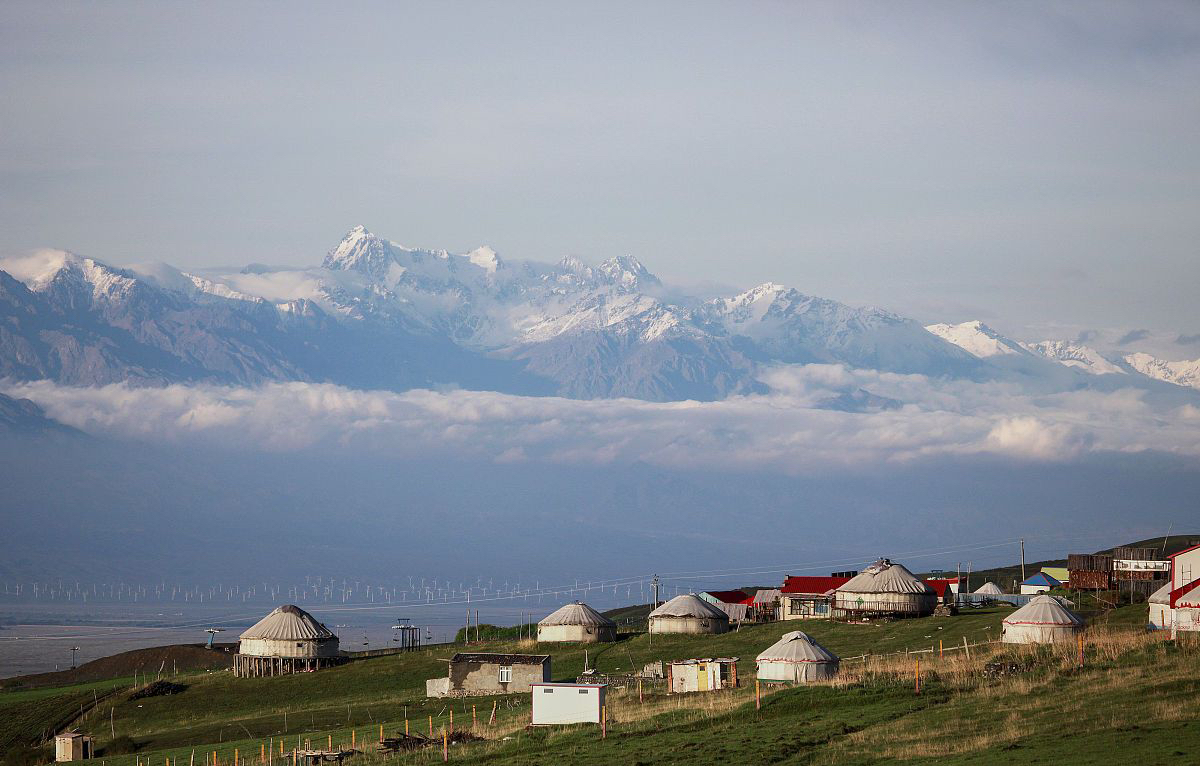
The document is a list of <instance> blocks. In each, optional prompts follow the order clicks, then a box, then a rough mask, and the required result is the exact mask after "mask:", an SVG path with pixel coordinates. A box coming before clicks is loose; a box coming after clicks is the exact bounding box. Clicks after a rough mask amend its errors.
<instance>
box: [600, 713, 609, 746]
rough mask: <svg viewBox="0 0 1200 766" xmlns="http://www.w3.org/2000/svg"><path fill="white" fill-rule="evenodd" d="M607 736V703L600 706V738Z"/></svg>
mask: <svg viewBox="0 0 1200 766" xmlns="http://www.w3.org/2000/svg"><path fill="white" fill-rule="evenodd" d="M607 737H608V705H601V706H600V739H606V738H607Z"/></svg>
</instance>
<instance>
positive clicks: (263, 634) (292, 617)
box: [234, 604, 341, 676]
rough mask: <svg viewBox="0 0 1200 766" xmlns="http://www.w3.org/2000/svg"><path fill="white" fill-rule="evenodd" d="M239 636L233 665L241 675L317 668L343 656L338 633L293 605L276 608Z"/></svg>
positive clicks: (270, 673) (259, 674)
mask: <svg viewBox="0 0 1200 766" xmlns="http://www.w3.org/2000/svg"><path fill="white" fill-rule="evenodd" d="M239 638H240V641H239V643H238V653H237V656H236V658H235V660H236V664H235V665H234V673H235V674H236V675H239V676H263V675H280V674H283V673H295V672H297V671H302V670H316V669H318V668H321V667H327V666H329V665H332V664H335V661H336V660H337V659H338V658H339V657H340V656H341V655H340V653H339V651H338V638H337V636H335V635H334V634H333V632H332V631H331V630H329V628H327V627H325V626H324V625H322V624H321V623H320V622H318V621H317V619H316V618H315V617H313V616H312V615H311V614H309V613H308V612H306V611H304V610H303V609H301V608H300V607H298V606H296V605H294V604H285V605H284V606H280V607H276V608H275V609H274V610H272V611H271V613H270V614H268V615H267V616H266V617H264V618H262V619H261V620H259V621H258V622H256V623H254V625H252V626H251V627H250V628H248V629H247V630H246V631H245V632H244V633H242V635H241V636H240V637H239Z"/></svg>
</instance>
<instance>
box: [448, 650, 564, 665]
mask: <svg viewBox="0 0 1200 766" xmlns="http://www.w3.org/2000/svg"><path fill="white" fill-rule="evenodd" d="M548 659H550V655H548V654H492V653H490V652H459V653H458V654H456V655H454V656H453V657H451V658H450V661H451V662H482V663H489V664H492V665H541V664H542V663H544V662H545V661H546V660H548Z"/></svg>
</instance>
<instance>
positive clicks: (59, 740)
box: [54, 731, 95, 763]
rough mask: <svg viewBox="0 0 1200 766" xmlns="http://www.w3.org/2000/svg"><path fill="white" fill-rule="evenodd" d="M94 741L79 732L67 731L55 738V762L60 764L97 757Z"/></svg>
mask: <svg viewBox="0 0 1200 766" xmlns="http://www.w3.org/2000/svg"><path fill="white" fill-rule="evenodd" d="M94 749H95V742H94V740H93V739H92V738H91V737H89V736H87V735H86V734H80V733H79V732H77V731H67V732H63V733H62V734H58V735H55V737H54V760H55V761H56V762H58V763H66V762H68V761H83V760H87V759H89V758H93V757H95V753H94V752H93V751H94Z"/></svg>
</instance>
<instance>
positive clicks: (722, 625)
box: [649, 593, 729, 633]
mask: <svg viewBox="0 0 1200 766" xmlns="http://www.w3.org/2000/svg"><path fill="white" fill-rule="evenodd" d="M649 625H650V632H651V633H727V632H728V631H729V615H727V614H725V613H724V612H723V611H721V610H720V609H718V608H717V607H715V606H713V605H712V604H710V603H708V602H707V601H705V600H703V599H702V598H700V597H699V596H697V595H696V594H694V593H686V594H684V595H681V596H676V597H675V598H673V599H671V600H670V601H668V602H667V603H665V604H663V605H662V606H660V607H659V608H658V609H655V610H654V611H653V612H651V613H650V618H649Z"/></svg>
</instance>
